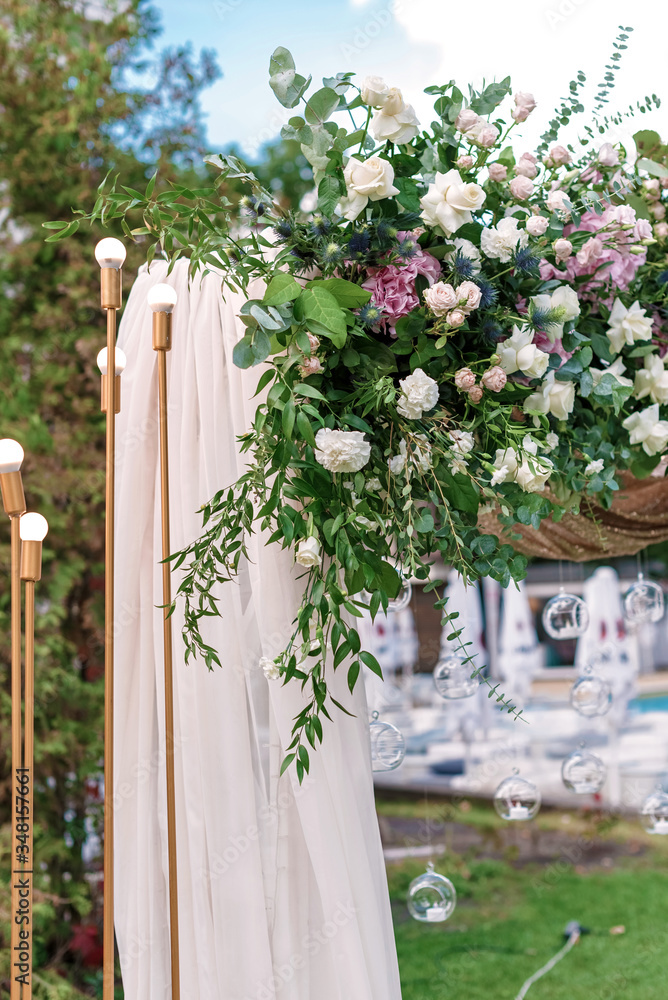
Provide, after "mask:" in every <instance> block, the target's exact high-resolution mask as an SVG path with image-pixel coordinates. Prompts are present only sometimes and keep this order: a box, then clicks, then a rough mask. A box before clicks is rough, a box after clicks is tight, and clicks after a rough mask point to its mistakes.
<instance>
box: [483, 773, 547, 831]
mask: <svg viewBox="0 0 668 1000" xmlns="http://www.w3.org/2000/svg"><path fill="white" fill-rule="evenodd" d="M494 808H495V809H496V811H497V813H498V814H499V816H500V817H501V819H507V820H512V821H513V822H517V821H522V820H528V819H533V818H534V816H535V815H536V813H537V812H538V810H539V809H540V792H539V791H538V789H537V788H536V786H535V785H534V783H533V781H528V780H527V779H526V778H521V777H520V773H519V771H518V770H517V768H514V769H513V773H512V775H511V776H510V778H505V779H504V780H503V781H502V782H501V784H500V785H499V787H498V788H497V790H496V791H495V792H494Z"/></svg>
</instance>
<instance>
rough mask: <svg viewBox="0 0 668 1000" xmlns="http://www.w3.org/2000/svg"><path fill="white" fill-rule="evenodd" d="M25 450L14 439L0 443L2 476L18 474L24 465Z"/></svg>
mask: <svg viewBox="0 0 668 1000" xmlns="http://www.w3.org/2000/svg"><path fill="white" fill-rule="evenodd" d="M23 454H24V453H23V448H22V447H21V445H20V444H19V443H18V441H14V440H13V438H3V439H2V441H0V474H2V473H3V472H18V471H19V469H20V468H21V465H22V464H23Z"/></svg>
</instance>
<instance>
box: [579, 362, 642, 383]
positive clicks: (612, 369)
mask: <svg viewBox="0 0 668 1000" xmlns="http://www.w3.org/2000/svg"><path fill="white" fill-rule="evenodd" d="M589 371H590V372H591V376H592V378H593V380H594V385H595V386H597V385H598V383H599V382H600V381H601V379H602V378H603V376H604V375H613V376H614V378H615V381H617V382H619V384H620V385H627V386H628V385H633V379H630V378H625V376H624V374H623V373H624V372H625V371H626V368H625V367H624V362H623V361H622V359H621V358H617V359H616V360H615V361H613V362H612V364H611V365H608V367H607V368H590V369H589Z"/></svg>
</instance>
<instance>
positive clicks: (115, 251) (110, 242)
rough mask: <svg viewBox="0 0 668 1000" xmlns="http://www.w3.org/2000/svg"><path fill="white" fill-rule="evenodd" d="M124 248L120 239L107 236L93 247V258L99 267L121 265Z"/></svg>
mask: <svg viewBox="0 0 668 1000" xmlns="http://www.w3.org/2000/svg"><path fill="white" fill-rule="evenodd" d="M125 256H126V250H125V247H124V246H123V244H122V243H121V241H120V240H116V239H114V237H113V236H107V237H106V238H105V239H103V240H100V242H99V243H98V244H97V246H96V247H95V258H96V260H97V262H98V264H99V265H100V267H115V268H116V269H117V270H118V268H119V267H123V261H124V260H125Z"/></svg>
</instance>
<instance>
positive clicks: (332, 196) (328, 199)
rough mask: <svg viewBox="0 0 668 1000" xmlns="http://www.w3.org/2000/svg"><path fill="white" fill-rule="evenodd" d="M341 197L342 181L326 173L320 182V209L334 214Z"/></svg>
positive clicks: (326, 213)
mask: <svg viewBox="0 0 668 1000" xmlns="http://www.w3.org/2000/svg"><path fill="white" fill-rule="evenodd" d="M340 197H341V182H340V180H339V178H338V177H335V176H334V175H332V174H325V176H324V177H323V178H322V180H321V181H320V183H319V184H318V209H319V210H320V211H321V212H322V213H323V214H324V215H332V214H333V212H334V209H335V208H336V206H337V204H338V202H339V198H340Z"/></svg>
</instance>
